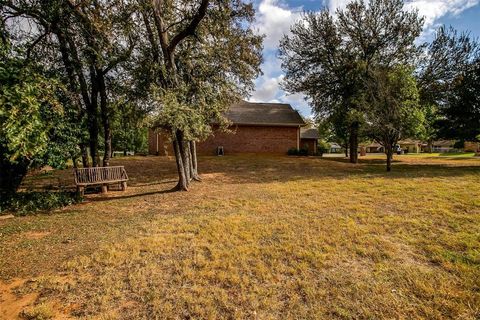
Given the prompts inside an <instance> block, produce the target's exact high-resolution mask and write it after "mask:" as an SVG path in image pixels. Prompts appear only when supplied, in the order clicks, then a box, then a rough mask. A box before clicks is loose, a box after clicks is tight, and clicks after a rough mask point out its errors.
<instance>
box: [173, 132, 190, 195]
mask: <svg viewBox="0 0 480 320" xmlns="http://www.w3.org/2000/svg"><path fill="white" fill-rule="evenodd" d="M182 140H183V134H182V133H181V132H180V130H177V131H176V132H175V138H174V139H173V151H174V153H175V160H176V162H177V171H178V183H177V186H176V187H175V189H177V190H180V191H188V182H187V177H186V176H185V166H184V163H183V159H182V152H181V149H180V146H181V144H182V143H183V141H182Z"/></svg>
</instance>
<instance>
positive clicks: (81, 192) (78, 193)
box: [77, 186, 85, 197]
mask: <svg viewBox="0 0 480 320" xmlns="http://www.w3.org/2000/svg"><path fill="white" fill-rule="evenodd" d="M84 191H85V187H82V186H77V195H78V196H79V197H83V194H84Z"/></svg>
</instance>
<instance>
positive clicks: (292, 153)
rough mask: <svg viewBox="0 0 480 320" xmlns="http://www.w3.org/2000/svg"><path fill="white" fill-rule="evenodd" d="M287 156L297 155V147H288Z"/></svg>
mask: <svg viewBox="0 0 480 320" xmlns="http://www.w3.org/2000/svg"><path fill="white" fill-rule="evenodd" d="M287 154H288V155H289V156H298V149H297V148H290V149H288V151H287Z"/></svg>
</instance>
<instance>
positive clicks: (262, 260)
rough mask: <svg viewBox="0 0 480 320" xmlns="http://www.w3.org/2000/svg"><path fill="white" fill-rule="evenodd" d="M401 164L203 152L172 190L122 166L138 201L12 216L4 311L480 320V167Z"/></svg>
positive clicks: (62, 176) (43, 181) (165, 170)
mask: <svg viewBox="0 0 480 320" xmlns="http://www.w3.org/2000/svg"><path fill="white" fill-rule="evenodd" d="M395 160H396V162H395V163H394V168H393V170H394V171H393V172H391V173H390V174H387V173H386V172H384V162H383V160H381V159H380V158H372V157H367V158H366V159H363V160H361V163H360V164H359V165H351V164H349V163H347V162H345V161H344V160H341V159H333V158H324V159H321V158H295V157H286V156H284V157H267V156H227V157H219V158H217V157H203V158H201V159H200V168H201V172H202V173H203V178H204V181H203V182H202V183H197V184H195V185H194V186H193V187H192V188H191V191H190V192H188V193H171V192H168V190H169V189H170V188H171V187H173V186H174V185H175V174H174V173H175V167H174V161H173V160H172V159H170V160H168V159H165V158H161V157H134V158H133V157H132V158H124V159H117V160H115V161H114V164H122V165H125V166H126V169H127V172H128V174H129V177H130V179H131V181H130V183H129V188H128V190H127V192H125V193H122V192H116V191H112V192H110V193H109V194H108V195H107V196H102V195H100V194H89V195H87V197H86V201H85V202H84V203H82V204H78V205H74V206H71V207H68V208H65V209H62V210H58V211H56V212H52V213H49V214H40V215H35V216H28V217H21V218H12V219H6V220H0V278H1V281H2V282H1V286H0V295H1V296H0V318H2V317H3V318H4V319H13V318H15V317H17V316H21V317H23V318H26V319H49V318H55V319H57V318H58V319H70V318H82V319H402V318H403V319H418V318H428V319H444V318H451V319H479V318H480V160H479V159H474V158H462V157H455V158H449V157H428V156H423V157H415V156H399V157H397V158H396V159H395ZM58 183H60V184H62V185H67V186H68V185H70V186H71V185H72V183H73V181H72V176H71V172H70V171H57V172H53V173H46V174H37V175H34V176H31V177H29V179H28V180H27V182H26V188H39V189H42V188H49V187H51V186H54V185H57V184H58Z"/></svg>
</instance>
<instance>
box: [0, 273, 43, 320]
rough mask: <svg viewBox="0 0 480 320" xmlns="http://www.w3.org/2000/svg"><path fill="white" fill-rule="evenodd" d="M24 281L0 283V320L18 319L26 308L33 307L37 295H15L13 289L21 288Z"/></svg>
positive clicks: (16, 280)
mask: <svg viewBox="0 0 480 320" xmlns="http://www.w3.org/2000/svg"><path fill="white" fill-rule="evenodd" d="M25 281H26V280H24V279H14V280H12V281H9V282H2V281H0V306H1V308H0V319H5V320H7V319H20V317H19V315H20V313H21V312H22V311H23V310H24V309H25V308H27V307H29V306H33V304H34V302H35V301H36V299H37V298H38V296H39V293H29V294H25V295H21V296H19V295H17V294H15V289H17V288H19V287H21V286H22V285H23V284H24V283H25Z"/></svg>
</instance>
